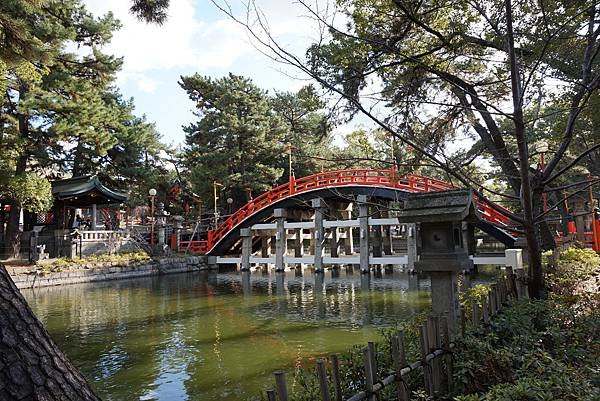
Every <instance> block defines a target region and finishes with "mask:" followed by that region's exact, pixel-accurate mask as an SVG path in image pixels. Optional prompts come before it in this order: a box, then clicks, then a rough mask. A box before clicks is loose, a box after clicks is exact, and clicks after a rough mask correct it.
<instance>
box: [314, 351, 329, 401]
mask: <svg viewBox="0 0 600 401" xmlns="http://www.w3.org/2000/svg"><path fill="white" fill-rule="evenodd" d="M317 375H318V376H319V386H320V387H321V397H322V398H323V401H331V398H330V397H329V387H328V386H327V369H326V368H325V361H324V360H323V359H319V360H318V361H317Z"/></svg>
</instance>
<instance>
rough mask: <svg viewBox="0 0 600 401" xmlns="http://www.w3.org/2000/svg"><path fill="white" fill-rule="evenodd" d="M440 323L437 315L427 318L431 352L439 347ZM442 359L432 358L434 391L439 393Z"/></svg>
mask: <svg viewBox="0 0 600 401" xmlns="http://www.w3.org/2000/svg"><path fill="white" fill-rule="evenodd" d="M438 328H439V323H438V321H437V317H433V316H432V317H429V318H428V319H427V338H428V340H429V353H432V352H435V350H436V348H438V347H439V344H440V341H439V340H440V339H439V330H438ZM439 362H440V361H439V360H438V359H437V358H433V359H432V360H431V362H430V363H431V376H432V378H433V380H432V382H433V383H432V384H433V391H434V394H437V393H438V392H439V391H440V363H439Z"/></svg>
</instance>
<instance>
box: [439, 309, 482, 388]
mask: <svg viewBox="0 0 600 401" xmlns="http://www.w3.org/2000/svg"><path fill="white" fill-rule="evenodd" d="M476 305H477V306H479V305H478V304H476ZM441 325H442V332H443V334H444V342H443V343H442V346H443V348H444V350H445V351H446V352H447V354H446V357H445V359H446V384H447V387H446V389H447V390H448V394H450V393H452V390H453V387H454V386H453V382H452V371H453V368H454V367H453V364H452V354H451V353H450V343H451V340H450V328H449V326H448V317H447V316H442V318H441Z"/></svg>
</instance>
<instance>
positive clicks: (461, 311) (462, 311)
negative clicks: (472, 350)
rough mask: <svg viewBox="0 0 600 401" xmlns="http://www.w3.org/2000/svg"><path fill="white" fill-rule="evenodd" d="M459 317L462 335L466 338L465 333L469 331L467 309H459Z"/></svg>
mask: <svg viewBox="0 0 600 401" xmlns="http://www.w3.org/2000/svg"><path fill="white" fill-rule="evenodd" d="M458 316H459V317H460V335H461V336H463V337H464V336H465V331H466V330H467V322H466V318H465V308H463V307H462V306H461V307H460V308H458Z"/></svg>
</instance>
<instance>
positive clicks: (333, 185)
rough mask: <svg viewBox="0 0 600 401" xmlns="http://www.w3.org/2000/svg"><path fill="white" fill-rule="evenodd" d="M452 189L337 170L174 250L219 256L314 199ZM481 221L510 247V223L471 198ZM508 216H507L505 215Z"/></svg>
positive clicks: (286, 187)
mask: <svg viewBox="0 0 600 401" xmlns="http://www.w3.org/2000/svg"><path fill="white" fill-rule="evenodd" d="M450 189H456V187H455V186H453V185H452V184H449V183H447V182H444V181H441V180H437V179H434V178H429V177H424V176H420V175H415V174H405V175H399V174H397V172H396V170H395V169H393V168H392V169H390V170H339V171H330V172H323V173H318V174H314V175H310V176H307V177H302V178H294V177H291V179H290V182H289V183H286V184H283V185H280V186H278V187H275V188H273V189H271V190H270V191H268V192H265V193H263V194H262V195H260V196H258V197H256V198H254V199H252V200H250V201H249V202H248V203H247V204H245V205H244V206H243V207H241V208H240V209H238V210H237V211H236V212H235V213H233V214H232V215H230V216H229V217H228V218H227V220H225V221H224V222H223V223H222V224H221V225H219V226H218V227H217V228H216V229H215V230H210V231H208V236H207V240H202V241H192V243H191V244H190V243H189V242H187V241H182V242H181V244H180V247H181V248H183V249H186V248H188V249H189V250H191V251H192V252H198V253H205V254H213V255H220V254H222V253H223V252H226V251H227V250H228V249H229V248H230V247H231V245H233V244H234V243H235V242H236V241H237V240H238V239H239V229H241V228H246V227H250V226H251V225H252V224H255V223H257V222H260V221H262V220H264V219H266V218H268V217H269V216H270V214H271V212H272V210H273V209H274V208H276V207H288V206H293V205H300V204H302V203H306V201H307V200H309V199H311V198H316V197H322V198H336V197H337V198H341V199H348V197H351V196H355V195H368V196H370V197H373V198H381V199H387V200H402V199H404V198H405V197H406V196H407V194H409V193H415V192H432V191H444V190H450ZM475 200H476V204H477V208H478V211H479V213H480V215H481V223H480V224H479V225H478V227H479V228H481V229H482V230H484V231H486V232H488V233H489V234H491V235H493V236H495V237H496V238H498V239H499V240H500V241H502V242H504V243H505V244H507V245H508V244H511V243H513V242H514V239H515V238H514V237H513V236H512V235H511V234H510V225H511V223H510V219H509V218H508V217H507V216H506V215H505V214H503V213H501V212H500V211H504V210H506V209H504V208H503V207H501V206H498V205H493V206H492V204H491V203H490V202H489V201H487V200H485V199H478V198H477V197H476V198H475ZM506 211H507V212H508V210H506Z"/></svg>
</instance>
